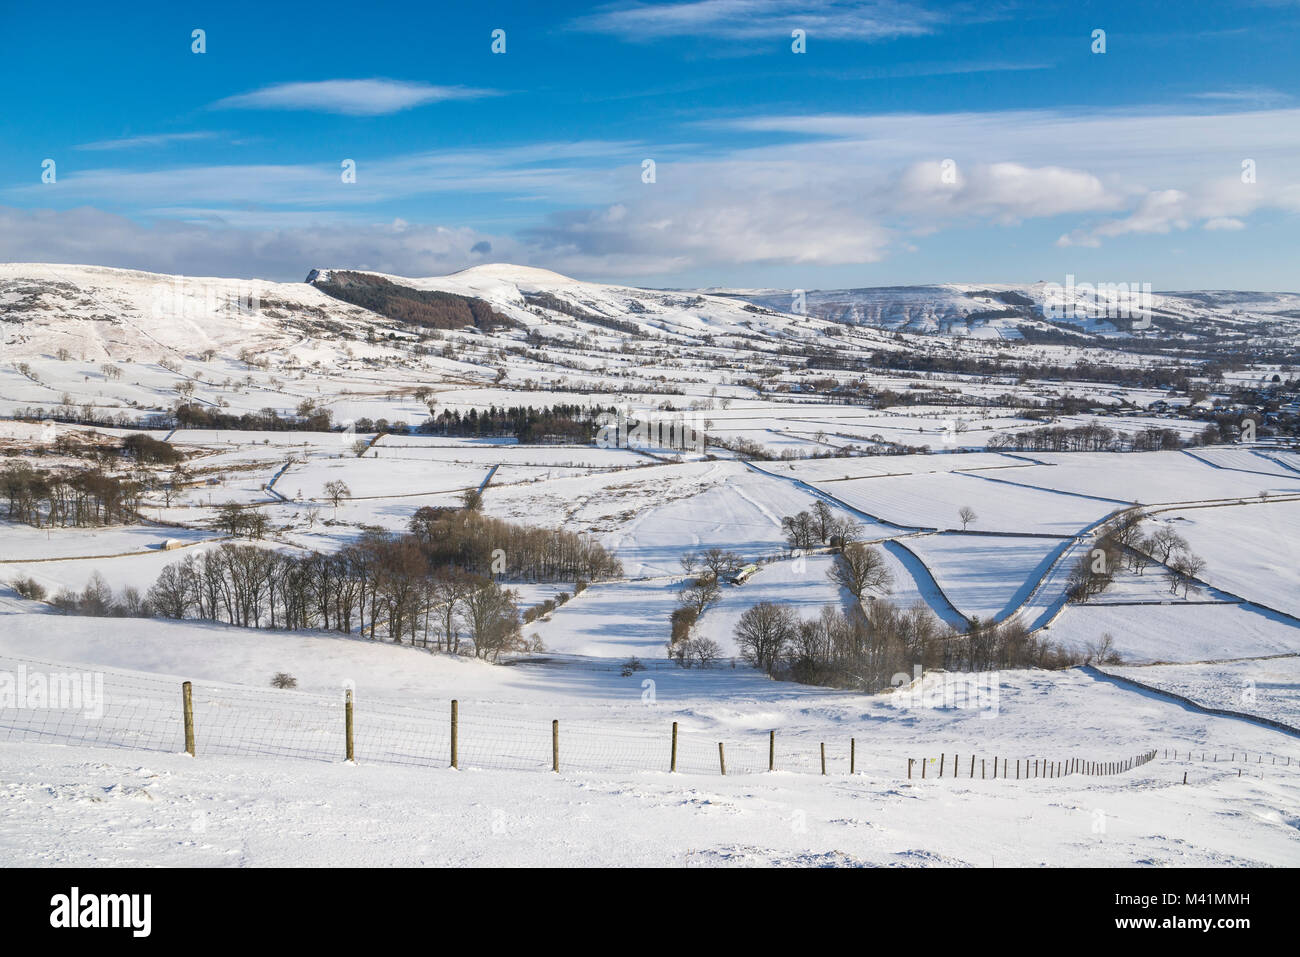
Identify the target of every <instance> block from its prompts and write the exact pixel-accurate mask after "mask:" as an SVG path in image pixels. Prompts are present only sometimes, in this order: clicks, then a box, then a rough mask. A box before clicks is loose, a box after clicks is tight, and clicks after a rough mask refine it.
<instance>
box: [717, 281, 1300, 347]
mask: <svg viewBox="0 0 1300 957" xmlns="http://www.w3.org/2000/svg"><path fill="white" fill-rule="evenodd" d="M710 291H711V292H713V293H715V294H717V295H725V296H734V297H736V298H737V299H740V300H742V301H745V302H749V303H753V304H756V305H760V306H763V307H765V308H770V309H785V310H792V309H793V310H797V309H799V308H806V310H807V313H808V314H809V315H811V316H817V317H821V318H826V319H833V320H836V321H839V322H849V323H855V324H862V325H868V326H873V327H877V328H881V329H890V330H899V331H905V332H916V333H925V334H943V335H954V336H974V337H980V338H989V339H1008V340H1015V339H1021V338H1023V337H1024V335H1025V333H1026V331H1027V330H1045V329H1050V328H1052V327H1053V326H1056V327H1058V328H1060V327H1064V328H1065V329H1067V330H1071V331H1076V332H1078V333H1081V334H1086V335H1092V336H1101V337H1106V338H1112V337H1121V336H1128V335H1133V334H1139V335H1146V336H1149V337H1154V336H1161V335H1182V334H1191V335H1200V336H1204V335H1212V334H1219V335H1224V334H1228V335H1232V334H1243V333H1245V334H1253V335H1261V334H1268V333H1269V332H1274V333H1276V334H1287V333H1288V332H1291V333H1293V332H1294V330H1295V329H1296V328H1297V326H1300V294H1297V293H1285V292H1279V293H1271V292H1235V291H1200V292H1153V291H1151V290H1150V289H1149V288H1144V287H1143V286H1142V284H1140V283H1133V282H1130V283H1126V284H1120V285H1119V286H1118V288H1114V287H1107V286H1104V285H1102V284H1098V283H1086V282H1084V281H1083V279H1082V278H1080V279H1079V280H1078V281H1077V282H1075V281H1072V280H1067V281H1065V282H1043V281H1039V282H1035V283H1027V284H1006V283H982V284H979V283H944V284H940V285H933V286H879V287H873V288H863V289H816V290H806V291H803V294H802V300H803V304H804V305H803V306H802V307H801V306H800V305H799V301H800V298H801V297H800V295H799V291H798V290H791V289H748V290H746V289H716V290H710ZM1148 320H1149V322H1148Z"/></svg>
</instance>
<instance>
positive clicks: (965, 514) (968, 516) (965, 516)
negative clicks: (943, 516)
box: [957, 505, 979, 532]
mask: <svg viewBox="0 0 1300 957" xmlns="http://www.w3.org/2000/svg"><path fill="white" fill-rule="evenodd" d="M957 517H958V518H960V519H961V529H962V531H963V532H964V531H966V526H967V525H969V524H970V523H971V522H973V521H975V519H977V518H979V516H978V515H976V514H975V509H973V508H971V507H970V506H969V505H963V506H962V507H961V510H960V511H959V512H958V513H957Z"/></svg>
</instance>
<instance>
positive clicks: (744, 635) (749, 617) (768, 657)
mask: <svg viewBox="0 0 1300 957" xmlns="http://www.w3.org/2000/svg"><path fill="white" fill-rule="evenodd" d="M798 631H799V619H798V618H797V617H796V615H795V613H794V611H793V610H792V609H791V608H790V606H789V605H782V604H777V603H776V602H770V601H762V602H759V603H758V604H757V605H754V606H753V607H752V608H750V609H748V610H747V611H746V612H745V613H744V614H742V615H741V616H740V621H739V622H737V623H736V643H737V644H738V645H739V646H740V650H741V655H742V656H743V657H744V659H745V660H746V661H747V662H749V663H750V664H752V665H753V666H754V667H756V668H761V669H762V670H763V671H766V672H767V673H768V674H771V673H772V672H773V671H774V670H775V668H776V664H777V662H778V661H780V659H781V657H782V655H784V654H785V652H786V649H787V648H788V647H789V646H790V644H791V643H792V642H793V641H794V640H795V638H796V636H797V635H798Z"/></svg>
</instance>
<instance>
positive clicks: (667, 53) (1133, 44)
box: [0, 0, 1300, 290]
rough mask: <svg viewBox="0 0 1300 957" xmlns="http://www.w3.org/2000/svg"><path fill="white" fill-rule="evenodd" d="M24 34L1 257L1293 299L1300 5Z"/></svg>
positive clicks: (145, 20)
mask: <svg viewBox="0 0 1300 957" xmlns="http://www.w3.org/2000/svg"><path fill="white" fill-rule="evenodd" d="M5 27H6V29H5V35H4V37H3V38H0V78H2V79H3V81H4V89H5V90H6V91H7V93H6V98H5V108H4V110H3V112H2V113H0V144H3V148H2V149H0V260H21V261H51V262H82V263H97V264H104V265H120V266H129V267H134V268H143V269H153V270H158V271H164V272H178V273H185V274H190V275H231V276H245V277H252V276H260V277H265V278H272V279H287V280H297V279H301V278H302V277H303V276H305V274H306V272H307V270H308V269H310V268H311V267H313V266H326V267H346V266H350V267H355V268H368V269H378V270H381V271H385V272H392V273H398V274H406V275H436V274H441V273H445V272H449V271H452V270H454V269H458V268H462V267H464V266H468V265H473V264H475V263H479V262H491V261H512V262H522V263H528V264H531V265H537V266H544V267H547V268H551V269H555V270H558V271H561V272H565V273H567V274H570V275H574V276H577V277H579V278H584V279H594V280H605V281H616V282H629V283H635V284H640V285H657V286H668V285H671V286H783V287H802V288H829V287H843V286H866V285H889V284H901V283H922V282H943V281H969V282H980V281H987V282H1017V281H1033V280H1036V279H1047V280H1053V281H1063V280H1064V277H1065V275H1066V274H1067V273H1073V274H1075V275H1076V276H1078V277H1080V279H1081V281H1085V280H1086V281H1115V282H1119V281H1131V282H1151V283H1152V284H1153V285H1154V286H1155V287H1156V288H1161V289H1174V288H1252V289H1288V290H1295V289H1300V275H1297V269H1296V259H1297V256H1296V252H1297V248H1300V244H1298V243H1297V238H1300V83H1298V82H1297V80H1298V79H1300V65H1298V64H1297V57H1296V51H1297V50H1300V0H1261V2H1247V3H1237V4H1225V3H1203V2H1181V3H1176V4H1175V3H1159V4H1157V3H1149V4H1143V3H1135V2H1125V3H1091V4H1088V3H1084V4H1080V3H1067V2H1061V3H1056V2H1051V0H1047V2H1044V0H1033V2H1015V0H1012V2H996V0H995V2H993V3H969V4H967V3H947V4H939V3H929V2H926V3H910V2H867V3H861V2H851V0H819V2H813V3H804V4H791V3H777V2H771V0H699V2H684V3H682V2H675V3H655V2H642V3H613V4H604V5H566V4H544V5H539V4H537V3H529V4H525V3H515V4H502V3H494V2H478V3H473V4H437V3H420V4H405V3H391V2H371V3H355V2H350V3H331V2H319V3H313V4H311V5H303V6H301V7H300V8H298V9H296V10H295V9H290V8H288V7H287V6H282V5H279V4H272V3H266V2H265V0H263V2H260V3H241V2H223V3H220V4H184V5H180V4H166V5H163V4H157V5H153V4H147V3H142V4H137V5H134V9H129V10H123V9H118V8H116V7H111V6H104V5H90V4H85V5H84V8H82V6H79V5H77V4H69V5H63V6H61V7H59V8H58V10H57V12H55V11H54V10H53V9H52V8H50V7H47V6H43V5H37V4H21V5H18V4H15V5H12V7H11V9H9V10H7V11H6V12H5ZM196 29H201V30H203V31H205V40H206V52H204V53H195V52H193V51H192V45H193V42H194V41H193V39H192V33H193V31H194V30H196ZM495 29H502V30H504V31H505V53H504V54H496V53H493V52H492V49H491V46H492V31H493V30H495ZM1099 29H1100V30H1104V31H1105V52H1104V53H1099V52H1093V49H1092V48H1093V46H1094V39H1093V31H1095V30H1099ZM793 30H803V31H805V35H806V52H804V53H795V52H793V50H792V42H793V41H792V38H791V33H792V31H793ZM46 160H53V161H54V182H43V181H42V173H43V169H44V167H43V164H44V162H45V161H46ZM345 160H352V161H353V162H354V163H355V168H356V178H355V182H343V177H342V175H341V174H342V164H343V162H344V161H345ZM646 160H653V161H654V164H655V166H654V174H655V175H654V181H653V182H645V181H644V176H643V168H644V167H643V164H644V162H645V161H646ZM1243 164H1248V165H1250V166H1251V169H1253V177H1251V176H1245V177H1243ZM1243 180H1245V181H1243ZM1251 180H1253V181H1251Z"/></svg>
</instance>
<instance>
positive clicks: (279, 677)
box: [271, 671, 298, 688]
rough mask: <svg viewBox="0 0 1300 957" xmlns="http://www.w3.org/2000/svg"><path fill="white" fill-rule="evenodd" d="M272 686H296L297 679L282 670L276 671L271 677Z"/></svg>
mask: <svg viewBox="0 0 1300 957" xmlns="http://www.w3.org/2000/svg"><path fill="white" fill-rule="evenodd" d="M271 687H272V688H296V687H298V679H297V678H295V677H294V676H293V675H291V674H288V673H287V672H284V671H278V672H276V674H275V677H274V678H272V679H271Z"/></svg>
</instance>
